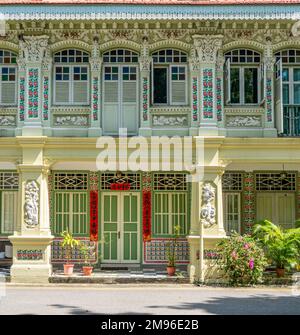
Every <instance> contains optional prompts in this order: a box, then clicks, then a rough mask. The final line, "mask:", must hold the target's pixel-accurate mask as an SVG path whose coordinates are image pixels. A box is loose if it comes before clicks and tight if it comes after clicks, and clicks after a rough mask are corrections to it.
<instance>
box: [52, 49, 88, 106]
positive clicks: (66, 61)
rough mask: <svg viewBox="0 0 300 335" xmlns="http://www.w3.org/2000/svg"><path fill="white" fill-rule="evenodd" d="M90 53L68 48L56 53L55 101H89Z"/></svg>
mask: <svg viewBox="0 0 300 335" xmlns="http://www.w3.org/2000/svg"><path fill="white" fill-rule="evenodd" d="M88 62H89V55H88V53H87V52H85V51H82V50H75V49H68V50H62V51H60V52H57V53H56V54H55V55H54V103H55V104H58V105H87V104H88V103H89V65H88Z"/></svg>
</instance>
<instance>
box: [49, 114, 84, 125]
mask: <svg viewBox="0 0 300 335" xmlns="http://www.w3.org/2000/svg"><path fill="white" fill-rule="evenodd" d="M54 125H55V126H87V125H88V116H82V115H68V116H55V117H54Z"/></svg>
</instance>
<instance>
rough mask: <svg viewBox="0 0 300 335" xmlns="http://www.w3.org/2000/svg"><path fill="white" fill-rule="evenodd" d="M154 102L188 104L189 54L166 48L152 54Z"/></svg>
mask: <svg viewBox="0 0 300 335" xmlns="http://www.w3.org/2000/svg"><path fill="white" fill-rule="evenodd" d="M152 60H153V67H152V103H153V104H165V105H186V104H187V54H186V53H185V52H183V51H180V50H174V49H164V50H159V51H156V52H154V53H153V54H152Z"/></svg>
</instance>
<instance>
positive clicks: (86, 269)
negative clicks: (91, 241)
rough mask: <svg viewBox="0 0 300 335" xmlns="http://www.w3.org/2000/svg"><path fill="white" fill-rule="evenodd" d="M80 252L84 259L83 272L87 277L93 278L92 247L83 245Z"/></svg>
mask: <svg viewBox="0 0 300 335" xmlns="http://www.w3.org/2000/svg"><path fill="white" fill-rule="evenodd" d="M80 252H81V253H82V255H83V258H84V266H82V272H83V274H84V275H85V276H91V275H92V272H93V266H92V264H91V263H90V257H91V256H93V253H92V254H91V247H89V246H88V245H86V244H85V243H81V245H80Z"/></svg>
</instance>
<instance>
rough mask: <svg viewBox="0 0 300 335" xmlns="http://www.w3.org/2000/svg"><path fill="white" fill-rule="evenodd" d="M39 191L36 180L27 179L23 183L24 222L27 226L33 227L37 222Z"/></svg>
mask: <svg viewBox="0 0 300 335" xmlns="http://www.w3.org/2000/svg"><path fill="white" fill-rule="evenodd" d="M39 193H40V188H39V185H38V184H37V182H36V181H34V180H31V181H27V182H26V185H25V204H24V222H25V224H26V226H27V227H28V228H35V227H36V226H38V224H39Z"/></svg>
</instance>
